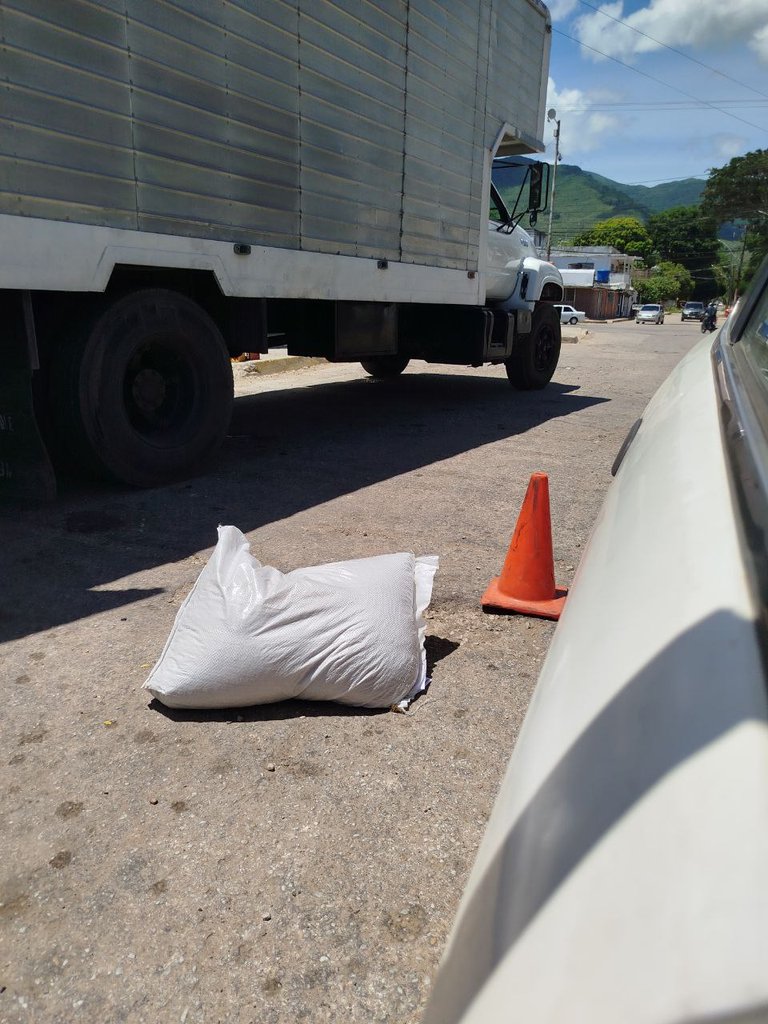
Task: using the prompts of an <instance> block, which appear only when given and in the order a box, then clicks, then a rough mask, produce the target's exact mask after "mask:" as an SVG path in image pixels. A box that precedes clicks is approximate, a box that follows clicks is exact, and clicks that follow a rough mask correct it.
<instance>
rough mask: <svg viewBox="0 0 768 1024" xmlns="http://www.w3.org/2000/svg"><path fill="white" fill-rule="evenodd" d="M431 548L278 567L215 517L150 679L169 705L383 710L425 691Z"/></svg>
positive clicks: (155, 693)
mask: <svg viewBox="0 0 768 1024" xmlns="http://www.w3.org/2000/svg"><path fill="white" fill-rule="evenodd" d="M437 566H438V559H437V557H436V556H426V557H422V558H415V557H414V556H413V555H411V554H397V555H378V556H376V557H374V558H360V559H356V560H355V561H351V562H334V563H332V564H330V565H317V566H314V567H312V568H309V569H295V570H294V571H293V572H289V573H285V574H284V573H281V572H279V571H278V570H277V569H273V568H272V567H271V566H268V565H262V564H261V562H259V561H257V559H255V558H254V557H253V555H251V553H250V548H249V545H248V541H247V540H246V538H245V537H244V536H243V534H242V533H241V532H240V530H238V529H237V528H236V527H234V526H220V527H219V541H218V544H217V545H216V547H215V549H214V551H213V554H212V555H211V557H210V559H209V561H208V564H207V565H206V566H205V568H204V569H203V571H202V572H201V573H200V576H199V578H198V580H197V582H196V583H195V586H194V588H193V589H192V592H191V593H190V594H189V596H188V597H187V599H186V600H185V601H184V603H183V604H182V606H181V608H180V609H179V612H178V614H177V616H176V621H175V623H174V625H173V629H172V630H171V635H170V637H169V638H168V642H167V643H166V645H165V649H164V650H163V653H162V654H161V655H160V659H159V661H158V662H157V664H156V665H155V667H154V668H153V669H152V672H151V673H150V675H149V678H148V679H147V681H146V683H145V684H144V686H145V688H146V689H148V690H149V691H150V693H151V694H152V696H153V697H156V698H157V699H158V700H160V701H162V702H163V704H166V705H168V707H173V708H225V707H245V706H247V705H250V704H270V703H273V702H274V701H279V700H286V699H288V698H290V697H302V698H304V699H305V700H335V701H340V702H341V703H342V704H355V705H358V706H360V707H368V708H383V707H390V706H391V705H393V704H396V703H397V702H399V701H401V700H403V699H404V698H405V697H407V696H408V695H409V694H411V692H418V690H419V689H420V688H422V689H423V687H424V682H425V679H426V671H427V670H426V655H425V653H424V634H425V631H426V624H425V622H424V619H423V613H424V611H425V610H426V608H427V606H428V605H429V601H430V598H431V596H432V580H433V578H434V575H435V572H436V571H437Z"/></svg>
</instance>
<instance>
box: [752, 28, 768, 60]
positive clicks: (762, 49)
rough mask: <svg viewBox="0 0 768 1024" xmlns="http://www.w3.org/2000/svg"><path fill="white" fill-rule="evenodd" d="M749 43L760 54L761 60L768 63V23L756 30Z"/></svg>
mask: <svg viewBox="0 0 768 1024" xmlns="http://www.w3.org/2000/svg"><path fill="white" fill-rule="evenodd" d="M749 45H750V46H751V47H752V49H753V50H754V51H755V53H756V54H757V55H758V57H759V58H760V60H762V61H763V62H764V63H766V64H768V25H764V26H763V27H762V28H760V29H758V30H757V32H755V34H754V37H753V38H752V39H751V41H750V44H749Z"/></svg>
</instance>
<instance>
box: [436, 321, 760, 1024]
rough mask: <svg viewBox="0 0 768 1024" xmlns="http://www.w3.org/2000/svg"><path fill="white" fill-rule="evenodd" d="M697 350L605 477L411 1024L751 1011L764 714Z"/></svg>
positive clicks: (702, 347)
mask: <svg viewBox="0 0 768 1024" xmlns="http://www.w3.org/2000/svg"><path fill="white" fill-rule="evenodd" d="M710 348H711V339H704V340H702V342H700V343H699V344H698V345H697V346H696V348H695V349H694V350H693V351H692V352H691V353H690V354H689V355H688V356H687V357H686V358H685V359H684V360H683V361H682V362H681V363H680V364H679V366H678V367H677V369H676V370H675V371H674V372H673V374H672V375H671V377H670V378H669V379H668V380H667V381H666V383H665V384H664V385H663V386H662V388H661V389H660V390H659V392H658V393H657V394H656V396H655V397H654V398H653V399H652V401H651V403H650V404H649V406H648V408H647V410H646V412H645V414H644V417H643V422H642V425H641V427H640V429H639V431H638V433H637V436H636V437H635V439H634V441H633V443H632V444H631V445H630V447H629V449H628V451H627V454H626V456H625V459H624V462H623V464H622V465H621V467H620V469H619V471H618V474H617V477H616V479H615V481H614V482H613V484H612V485H611V487H610V488H609V491H608V494H607V497H606V500H605V503H604V506H603V509H602V511H601V514H600V516H599V519H598V522H597V524H596V527H595V530H594V532H593V535H592V538H591V540H590V542H589V545H588V547H587V549H586V551H585V553H584V557H583V560H582V564H581V566H580V568H579V571H578V573H577V576H576V579H575V581H574V585H573V589H572V592H571V596H570V597H569V599H568V601H567V602H566V607H565V611H564V614H563V616H562V618H561V620H560V623H559V624H558V628H557V630H556V633H555V637H554V640H553V642H552V646H551V649H550V651H549V654H548V657H547V659H546V662H545V665H544V668H543V670H542V673H541V677H540V679H539V682H538V686H537V689H536V691H535V694H534V696H533V700H532V702H531V706H530V709H529V711H528V715H527V717H526V721H525V724H524V726H523V729H522V731H521V734H520V737H519V739H518V742H517V745H516V748H515V751H514V753H513V756H512V758H511V761H510V764H509V768H508V771H507V774H506V778H505V780H504V782H503V785H502V787H501V791H500V793H499V796H498V798H497V802H496V805H495V808H494V811H493V814H492V816H491V820H490V823H489V826H488V829H487V832H486V835H485V838H484V840H483V843H482V846H481V848H480V851H479V854H478V857H477V861H476V863H475V865H474V868H473V870H472V874H471V877H470V880H469V882H468V884H467V888H466V890H465V894H464V897H463V899H462V903H461V907H460V910H459V914H458V917H457V921H456V924H455V926H454V930H453V932H452V935H451V939H450V941H449V945H448V947H447V950H446V952H445V955H444V958H443V963H442V967H441V970H440V972H439V974H438V977H437V980H436V984H435V987H434V991H433V998H432V1001H431V1003H430V1005H429V1007H428V1011H427V1014H426V1018H425V1020H426V1022H427V1024H453V1022H459V1021H460V1022H462V1024H496V1022H501V1021H504V1022H506V1021H508V1020H515V1021H524V1022H526V1024H560V1022H562V1024H565V1022H568V1024H579V1022H584V1024H617V1022H622V1024H661V1022H664V1024H673V1022H675V1024H677V1022H683V1021H686V1022H694V1021H696V1022H698V1021H703V1020H705V1019H706V1020H727V1021H735V1020H736V1019H737V1018H738V1019H739V1020H740V1021H741V1020H742V1019H744V1020H746V1019H747V1018H746V1017H745V1018H742V1017H741V1016H740V1014H742V1013H745V1012H747V1011H754V1010H755V1008H758V1011H757V1012H756V1013H755V1016H754V1017H753V1016H751V1015H750V1016H749V1017H748V1019H749V1020H750V1021H751V1020H768V970H767V969H766V954H767V953H768V706H767V705H766V689H765V681H764V675H763V666H762V664H761V658H760V647H759V642H758V634H757V631H756V616H757V611H756V606H755V603H754V601H753V597H752V593H751V590H750V582H749V577H748V575H747V572H746V569H745V568H743V566H744V562H743V558H742V551H741V541H740V535H739V530H738V527H737V522H738V516H737V513H736V511H735V508H734V506H733V503H732V497H731V490H730V486H729V479H728V469H727V465H726V457H725V453H724V450H723V444H722V440H721V435H720V423H719V415H718V405H717V397H716V391H715V384H714V375H713V370H712V365H711V362H710Z"/></svg>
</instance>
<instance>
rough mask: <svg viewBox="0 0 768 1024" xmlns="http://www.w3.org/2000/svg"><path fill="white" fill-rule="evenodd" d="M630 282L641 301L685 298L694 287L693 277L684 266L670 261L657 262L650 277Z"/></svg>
mask: <svg viewBox="0 0 768 1024" xmlns="http://www.w3.org/2000/svg"><path fill="white" fill-rule="evenodd" d="M632 283H633V285H634V287H635V288H636V289H637V293H638V295H639V297H640V299H641V300H642V301H643V302H659V303H661V302H664V301H665V300H666V299H687V298H688V297H689V296H690V294H691V293H692V291H693V288H694V281H693V278H692V277H691V275H690V273H689V272H688V271H687V270H686V269H685V267H684V266H682V264H680V263H670V262H663V263H659V264H657V266H655V267H654V268H653V270H652V271H651V275H650V277H643V278H635V279H634V280H633V282H632Z"/></svg>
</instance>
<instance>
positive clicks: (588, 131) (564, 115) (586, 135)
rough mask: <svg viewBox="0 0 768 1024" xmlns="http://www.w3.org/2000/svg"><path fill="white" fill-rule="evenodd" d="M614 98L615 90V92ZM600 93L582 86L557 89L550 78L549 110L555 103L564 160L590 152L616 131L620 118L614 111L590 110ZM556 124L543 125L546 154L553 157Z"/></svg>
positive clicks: (598, 100) (570, 161) (572, 161)
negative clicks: (580, 87) (587, 91)
mask: <svg viewBox="0 0 768 1024" xmlns="http://www.w3.org/2000/svg"><path fill="white" fill-rule="evenodd" d="M612 98H613V99H615V94H612ZM601 99H605V96H601V95H600V94H599V93H586V92H582V90H581V89H563V90H562V91H560V90H558V88H557V86H556V85H555V83H554V81H553V80H552V79H551V78H550V79H549V83H548V88H547V110H549V109H550V108H551V107H554V108H555V110H556V111H557V116H558V118H559V119H560V152H561V153H562V155H563V160H564V161H565V163H575V157H576V155H577V154H579V153H589V152H592V151H593V150H595V149H598V148H599V147H600V146H601V145H603V143H604V142H605V141H606V137H607V136H608V137H609V136H610V134H611V133H613V132H615V131H616V129H618V128H619V126H620V121H619V119H618V118H617V117H615V116H614V115H613V114H606V113H603V112H602V111H599V110H590V109H589V108H590V107H591V106H592V105H593V104H599V102H600V100H601ZM554 131H555V126H554V123H553V122H551V121H547V122H546V124H545V128H544V139H545V141H546V143H547V155H548V156H549V158H550V159H552V158H553V157H554V152H555V145H554Z"/></svg>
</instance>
